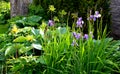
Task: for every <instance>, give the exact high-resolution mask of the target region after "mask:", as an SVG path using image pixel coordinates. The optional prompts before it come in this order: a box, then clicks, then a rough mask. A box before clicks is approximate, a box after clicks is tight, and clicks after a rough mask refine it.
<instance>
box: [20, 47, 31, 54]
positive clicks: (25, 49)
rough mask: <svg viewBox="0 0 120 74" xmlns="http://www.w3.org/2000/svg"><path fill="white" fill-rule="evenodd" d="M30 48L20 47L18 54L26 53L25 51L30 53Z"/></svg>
mask: <svg viewBox="0 0 120 74" xmlns="http://www.w3.org/2000/svg"><path fill="white" fill-rule="evenodd" d="M31 49H32V47H22V48H21V49H19V53H26V52H27V51H30V50H31Z"/></svg>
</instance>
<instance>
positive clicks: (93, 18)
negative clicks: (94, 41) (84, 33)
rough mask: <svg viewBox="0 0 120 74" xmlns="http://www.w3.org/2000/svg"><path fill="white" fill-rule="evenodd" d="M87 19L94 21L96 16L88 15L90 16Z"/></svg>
mask: <svg viewBox="0 0 120 74" xmlns="http://www.w3.org/2000/svg"><path fill="white" fill-rule="evenodd" d="M87 20H93V21H96V17H94V15H90V17H89V18H88V19H87Z"/></svg>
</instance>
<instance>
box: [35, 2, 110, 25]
mask: <svg viewBox="0 0 120 74" xmlns="http://www.w3.org/2000/svg"><path fill="white" fill-rule="evenodd" d="M33 1H34V4H35V5H41V6H42V7H43V9H44V10H45V12H46V13H47V11H48V7H49V5H54V7H55V8H56V12H58V11H59V10H62V9H64V10H65V11H67V12H70V13H76V12H78V13H79V15H80V16H81V15H82V16H86V13H87V12H88V11H90V10H102V13H103V18H104V21H103V23H104V24H105V25H106V24H110V22H109V21H110V15H109V13H108V12H109V3H110V0H33ZM84 19H86V18H84Z"/></svg>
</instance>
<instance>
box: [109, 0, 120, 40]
mask: <svg viewBox="0 0 120 74" xmlns="http://www.w3.org/2000/svg"><path fill="white" fill-rule="evenodd" d="M110 7H111V14H112V25H111V29H112V33H111V34H112V37H114V39H120V0H111V5H110Z"/></svg>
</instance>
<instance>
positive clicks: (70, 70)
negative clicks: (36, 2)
mask: <svg viewBox="0 0 120 74" xmlns="http://www.w3.org/2000/svg"><path fill="white" fill-rule="evenodd" d="M55 10H56V8H55V7H54V6H53V5H50V6H49V12H50V14H51V19H49V20H47V21H45V20H43V19H42V17H41V16H37V15H32V16H28V17H16V18H13V19H10V20H9V24H10V28H9V30H8V31H7V32H6V33H3V34H0V62H1V63H0V73H1V74H4V73H6V74H119V73H120V62H119V60H120V59H119V58H120V49H119V46H120V41H119V40H113V38H109V37H108V36H107V35H108V33H107V25H106V26H105V27H103V24H102V23H103V18H102V17H103V16H102V13H101V12H100V11H97V10H96V11H93V12H92V10H90V12H88V14H86V15H87V17H85V18H87V19H83V17H82V15H81V16H77V15H75V14H74V15H73V20H74V21H73V22H72V26H71V27H70V26H69V24H70V23H69V18H67V19H64V20H66V22H64V21H63V19H62V21H61V22H60V19H59V18H58V17H57V16H55V17H53V16H54V14H53V13H54V12H55ZM60 15H61V16H62V18H64V16H65V15H68V17H69V13H67V12H66V11H65V10H62V11H61V13H60Z"/></svg>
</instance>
